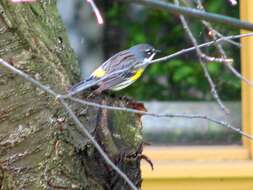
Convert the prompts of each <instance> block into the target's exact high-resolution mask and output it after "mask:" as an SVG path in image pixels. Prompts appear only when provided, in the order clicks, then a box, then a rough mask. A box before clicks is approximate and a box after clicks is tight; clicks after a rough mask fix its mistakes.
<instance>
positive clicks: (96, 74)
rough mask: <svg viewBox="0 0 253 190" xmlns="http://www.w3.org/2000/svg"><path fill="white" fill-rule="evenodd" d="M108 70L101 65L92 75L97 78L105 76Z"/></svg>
mask: <svg viewBox="0 0 253 190" xmlns="http://www.w3.org/2000/svg"><path fill="white" fill-rule="evenodd" d="M105 74H106V72H105V70H104V69H102V68H101V67H99V68H97V69H96V70H95V71H94V72H93V73H92V76H94V77H97V78H101V77H103V76H105Z"/></svg>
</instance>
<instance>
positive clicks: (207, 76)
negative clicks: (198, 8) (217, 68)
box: [174, 0, 229, 113]
mask: <svg viewBox="0 0 253 190" xmlns="http://www.w3.org/2000/svg"><path fill="white" fill-rule="evenodd" d="M174 2H175V4H177V5H179V1H178V0H174ZM179 17H180V20H181V23H182V25H183V28H184V30H185V31H186V34H187V35H188V37H189V38H190V40H191V42H192V44H193V45H194V46H195V48H196V52H197V55H198V58H199V62H200V65H201V67H202V69H203V71H204V75H205V77H206V79H207V81H208V83H209V85H210V87H211V94H212V96H213V98H214V99H215V100H216V102H217V103H218V105H219V106H220V108H221V109H222V110H223V111H224V112H225V113H229V110H228V109H227V108H226V106H225V105H224V104H223V103H222V101H221V99H220V97H219V95H218V93H217V91H216V86H215V84H214V82H213V79H212V78H211V76H210V74H209V72H208V69H207V66H206V63H205V62H204V61H203V59H205V60H207V61H208V60H209V57H208V56H206V55H205V54H203V53H202V51H201V50H200V48H199V47H198V43H197V40H196V38H195V37H194V35H193V33H192V32H191V30H190V27H189V25H188V23H187V21H186V19H185V17H184V16H183V15H180V16H179Z"/></svg>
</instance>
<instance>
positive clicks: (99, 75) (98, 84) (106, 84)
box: [68, 43, 160, 95]
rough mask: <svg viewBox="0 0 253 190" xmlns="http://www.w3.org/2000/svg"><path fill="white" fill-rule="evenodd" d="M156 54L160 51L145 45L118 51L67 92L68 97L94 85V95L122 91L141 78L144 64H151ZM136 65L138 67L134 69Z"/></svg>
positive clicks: (145, 65) (144, 67)
mask: <svg viewBox="0 0 253 190" xmlns="http://www.w3.org/2000/svg"><path fill="white" fill-rule="evenodd" d="M158 52H160V50H157V49H155V48H154V47H153V46H152V45H150V44H146V43H143V44H138V45H135V46H133V47H131V48H129V49H126V50H123V51H120V52H118V53H116V54H115V55H113V56H112V57H111V58H109V59H108V60H107V61H105V62H104V63H103V64H102V65H101V66H99V67H98V68H97V69H95V70H94V71H93V72H92V73H91V75H90V76H89V77H88V78H87V79H85V80H82V81H80V82H79V83H77V84H75V85H73V86H72V87H71V88H70V89H69V90H68V92H69V95H74V94H76V93H78V92H81V91H83V90H85V89H87V88H89V87H93V86H94V85H95V90H94V93H95V94H101V93H102V92H103V91H107V90H111V91H119V90H122V89H124V88H126V87H128V86H129V85H131V84H132V83H134V82H135V81H136V80H137V79H139V78H140V77H141V76H142V74H143V72H144V70H145V69H146V67H147V64H145V63H149V62H151V60H152V59H153V58H154V56H155V55H156V54H157V53H158ZM137 65H140V66H139V67H135V66H137ZM121 71H122V72H121Z"/></svg>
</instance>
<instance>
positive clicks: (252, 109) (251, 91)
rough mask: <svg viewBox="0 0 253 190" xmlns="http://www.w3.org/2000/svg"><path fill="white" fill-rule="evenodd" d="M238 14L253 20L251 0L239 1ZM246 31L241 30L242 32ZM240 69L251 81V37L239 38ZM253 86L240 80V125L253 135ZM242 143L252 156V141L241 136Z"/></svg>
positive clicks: (252, 47) (252, 49) (252, 75)
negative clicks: (240, 45)
mask: <svg viewBox="0 0 253 190" xmlns="http://www.w3.org/2000/svg"><path fill="white" fill-rule="evenodd" d="M240 16H241V19H242V20H245V21H249V22H253V1H252V0H242V1H240ZM246 32H248V31H245V30H242V33H246ZM241 43H242V49H241V68H242V69H241V70H242V75H243V76H245V77H246V78H247V79H249V80H251V81H253V38H243V39H241ZM252 114H253V88H252V87H250V86H249V85H248V84H246V83H245V82H242V121H243V123H242V126H243V130H244V131H245V132H246V133H249V134H251V135H253V117H252V116H253V115H252ZM243 145H244V146H246V147H247V149H248V150H249V156H250V158H251V159H252V158H253V142H252V141H250V140H248V139H246V138H245V137H243Z"/></svg>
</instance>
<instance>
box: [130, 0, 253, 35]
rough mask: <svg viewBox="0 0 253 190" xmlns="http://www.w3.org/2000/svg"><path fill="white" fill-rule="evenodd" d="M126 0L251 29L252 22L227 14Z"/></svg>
mask: <svg viewBox="0 0 253 190" xmlns="http://www.w3.org/2000/svg"><path fill="white" fill-rule="evenodd" d="M128 1H130V2H135V3H138V4H143V5H146V6H149V7H151V8H156V9H161V10H165V11H169V12H171V13H174V14H177V15H179V14H182V15H185V16H189V17H194V18H197V19H201V20H206V21H210V22H216V23H221V24H226V25H230V26H234V27H236V28H241V29H246V30H250V31H253V24H252V23H249V22H246V21H241V20H239V19H236V18H232V17H229V16H224V15H219V14H215V13H207V12H203V11H200V10H198V9H192V8H187V7H181V6H177V5H173V4H172V3H168V2H164V1H161V0H160V1H158V0H128Z"/></svg>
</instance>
